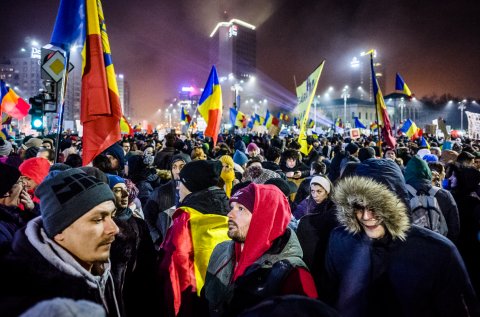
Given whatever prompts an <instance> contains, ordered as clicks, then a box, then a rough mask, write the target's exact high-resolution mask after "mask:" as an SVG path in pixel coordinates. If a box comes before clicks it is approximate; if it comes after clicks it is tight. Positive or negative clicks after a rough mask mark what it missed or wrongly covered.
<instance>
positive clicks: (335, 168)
mask: <svg viewBox="0 0 480 317" xmlns="http://www.w3.org/2000/svg"><path fill="white" fill-rule="evenodd" d="M344 157H345V151H339V152H335V156H334V157H333V159H332V162H331V163H330V167H329V169H328V178H329V179H330V181H331V182H332V183H334V182H335V181H336V180H337V178H339V177H340V164H341V163H342V160H343V159H344Z"/></svg>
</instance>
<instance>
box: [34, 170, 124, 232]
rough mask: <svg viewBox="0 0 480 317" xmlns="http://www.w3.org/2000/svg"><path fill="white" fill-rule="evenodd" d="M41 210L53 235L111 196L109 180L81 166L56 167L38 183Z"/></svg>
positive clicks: (44, 220) (45, 225)
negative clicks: (61, 169)
mask: <svg viewBox="0 0 480 317" xmlns="http://www.w3.org/2000/svg"><path fill="white" fill-rule="evenodd" d="M35 195H36V196H37V197H38V198H39V199H40V213H41V214H42V219H43V226H44V229H45V232H46V233H47V235H48V237H50V238H53V237H54V236H55V235H56V234H58V233H60V232H62V231H63V230H64V229H65V228H67V227H68V226H70V225H71V224H72V223H74V222H75V221H76V220H77V219H78V218H80V217H82V216H83V215H84V214H86V213H87V212H89V211H90V210H91V209H92V208H94V207H95V206H97V205H99V204H101V203H103V202H105V201H108V200H111V201H113V202H115V197H114V196H113V192H112V191H111V190H110V188H109V187H108V185H107V184H105V183H103V182H102V181H100V180H98V179H97V178H95V177H93V176H89V175H87V174H86V173H85V172H83V171H82V170H81V169H79V168H72V169H69V170H66V171H53V172H50V174H48V176H47V177H46V178H45V179H44V181H43V182H42V183H41V184H40V185H39V186H38V187H37V190H36V191H35Z"/></svg>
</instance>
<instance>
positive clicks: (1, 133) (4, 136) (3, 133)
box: [0, 128, 8, 140]
mask: <svg viewBox="0 0 480 317" xmlns="http://www.w3.org/2000/svg"><path fill="white" fill-rule="evenodd" d="M0 138H1V139H4V140H6V139H7V138H8V130H7V128H3V129H2V130H0Z"/></svg>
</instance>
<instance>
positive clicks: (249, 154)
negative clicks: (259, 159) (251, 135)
mask: <svg viewBox="0 0 480 317" xmlns="http://www.w3.org/2000/svg"><path fill="white" fill-rule="evenodd" d="M257 155H258V152H257V150H256V149H251V150H249V151H248V156H250V157H255V156H257Z"/></svg>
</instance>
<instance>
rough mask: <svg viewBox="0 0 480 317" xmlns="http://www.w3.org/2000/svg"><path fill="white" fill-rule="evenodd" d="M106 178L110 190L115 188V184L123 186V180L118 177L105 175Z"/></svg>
mask: <svg viewBox="0 0 480 317" xmlns="http://www.w3.org/2000/svg"><path fill="white" fill-rule="evenodd" d="M107 177H108V186H110V189H112V188H113V187H115V185H117V184H120V183H123V184H125V180H124V179H123V178H121V177H120V176H117V175H112V174H107Z"/></svg>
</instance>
